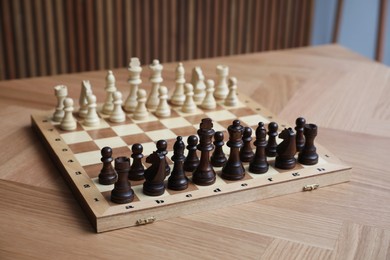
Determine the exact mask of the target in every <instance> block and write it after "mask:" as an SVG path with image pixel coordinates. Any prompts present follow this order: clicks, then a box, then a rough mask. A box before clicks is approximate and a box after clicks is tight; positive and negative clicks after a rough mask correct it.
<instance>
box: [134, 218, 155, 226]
mask: <svg viewBox="0 0 390 260" xmlns="http://www.w3.org/2000/svg"><path fill="white" fill-rule="evenodd" d="M155 220H156V218H155V217H149V218H140V219H138V220H137V223H136V224H137V225H146V224H151V223H153V222H154V221H155Z"/></svg>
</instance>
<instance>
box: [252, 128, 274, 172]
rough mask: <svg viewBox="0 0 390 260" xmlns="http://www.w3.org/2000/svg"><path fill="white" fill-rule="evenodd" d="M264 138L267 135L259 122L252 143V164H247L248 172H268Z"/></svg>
mask: <svg viewBox="0 0 390 260" xmlns="http://www.w3.org/2000/svg"><path fill="white" fill-rule="evenodd" d="M266 136H267V133H266V130H265V128H264V123H263V122H260V123H259V125H258V127H257V129H256V141H255V142H254V145H255V146H256V153H255V156H254V158H253V160H252V162H250V164H249V172H252V173H258V174H259V173H265V172H267V171H268V168H269V165H268V162H267V156H266V155H265V147H266V146H267V141H266Z"/></svg>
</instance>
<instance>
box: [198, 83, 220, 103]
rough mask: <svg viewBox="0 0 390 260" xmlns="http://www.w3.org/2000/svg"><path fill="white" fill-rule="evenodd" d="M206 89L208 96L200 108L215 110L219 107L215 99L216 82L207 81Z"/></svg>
mask: <svg viewBox="0 0 390 260" xmlns="http://www.w3.org/2000/svg"><path fill="white" fill-rule="evenodd" d="M206 87H207V88H206V96H205V98H204V99H203V102H202V104H201V105H200V106H201V107H202V108H203V109H215V108H216V107H217V102H216V101H215V98H214V90H215V89H214V80H212V79H208V80H207V81H206Z"/></svg>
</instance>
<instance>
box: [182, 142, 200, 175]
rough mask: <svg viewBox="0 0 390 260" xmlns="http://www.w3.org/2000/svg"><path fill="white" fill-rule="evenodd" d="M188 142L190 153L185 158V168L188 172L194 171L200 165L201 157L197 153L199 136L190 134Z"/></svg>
mask: <svg viewBox="0 0 390 260" xmlns="http://www.w3.org/2000/svg"><path fill="white" fill-rule="evenodd" d="M187 144H188V145H187V150H188V154H187V157H186V159H185V160H184V170H185V171H186V172H193V171H195V169H196V167H198V165H199V158H198V155H197V154H196V149H197V148H196V146H197V144H198V137H197V136H196V135H190V136H189V137H188V139H187Z"/></svg>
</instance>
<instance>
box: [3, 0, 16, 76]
mask: <svg viewBox="0 0 390 260" xmlns="http://www.w3.org/2000/svg"><path fill="white" fill-rule="evenodd" d="M1 11H2V12H1V13H0V14H1V17H2V18H1V19H2V25H3V33H4V36H3V42H4V58H5V59H4V60H6V66H4V67H5V75H6V77H7V78H11V79H12V78H15V77H16V64H15V56H14V53H15V51H14V37H13V31H12V26H13V24H12V18H11V2H8V1H3V2H2V6H1Z"/></svg>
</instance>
